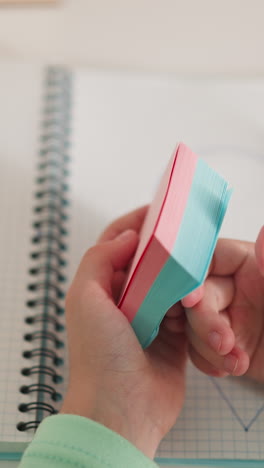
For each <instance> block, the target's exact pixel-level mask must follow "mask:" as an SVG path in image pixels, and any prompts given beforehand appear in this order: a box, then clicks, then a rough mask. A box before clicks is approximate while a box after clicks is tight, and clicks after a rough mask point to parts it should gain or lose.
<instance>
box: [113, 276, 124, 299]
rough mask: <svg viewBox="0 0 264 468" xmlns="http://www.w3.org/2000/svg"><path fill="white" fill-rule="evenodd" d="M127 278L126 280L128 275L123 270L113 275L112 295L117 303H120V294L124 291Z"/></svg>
mask: <svg viewBox="0 0 264 468" xmlns="http://www.w3.org/2000/svg"><path fill="white" fill-rule="evenodd" d="M125 278H126V273H125V272H124V271H122V270H119V271H116V272H115V273H114V275H113V280H112V295H113V298H114V301H115V303H117V302H118V299H119V297H120V292H121V289H122V285H123V284H124V281H125Z"/></svg>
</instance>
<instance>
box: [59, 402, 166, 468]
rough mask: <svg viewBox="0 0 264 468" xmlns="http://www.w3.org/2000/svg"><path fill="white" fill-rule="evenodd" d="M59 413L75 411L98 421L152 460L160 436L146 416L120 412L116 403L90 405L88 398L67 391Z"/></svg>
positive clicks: (131, 412)
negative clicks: (73, 395) (75, 395)
mask: <svg viewBox="0 0 264 468" xmlns="http://www.w3.org/2000/svg"><path fill="white" fill-rule="evenodd" d="M60 413H63V414H76V415H78V416H83V417H86V418H89V419H91V420H93V421H96V422H98V423H99V424H102V425H103V426H105V427H107V428H108V429H110V430H112V431H113V432H116V433H117V434H119V435H121V436H122V437H124V438H125V439H127V440H128V441H129V442H131V443H132V444H133V445H134V446H135V447H136V448H137V449H138V450H140V451H141V452H143V453H144V454H145V455H146V456H147V457H149V458H151V459H153V458H154V456H155V453H156V450H157V448H158V445H159V443H160V441H161V438H162V436H161V435H160V433H159V430H158V429H157V425H156V424H155V423H154V424H151V420H150V418H148V417H147V415H144V413H143V412H141V414H139V413H138V412H137V411H135V408H133V407H131V408H129V411H124V409H122V408H121V407H120V406H119V405H118V404H115V403H114V404H113V405H109V404H106V403H104V404H98V403H95V404H92V403H91V402H89V398H86V399H84V400H83V399H82V398H78V397H75V398H73V397H72V395H70V394H67V395H66V397H65V400H64V403H63V405H62V408H61V411H60Z"/></svg>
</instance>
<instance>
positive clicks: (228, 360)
mask: <svg viewBox="0 0 264 468" xmlns="http://www.w3.org/2000/svg"><path fill="white" fill-rule="evenodd" d="M186 333H187V336H188V340H189V343H190V344H191V346H192V347H193V349H194V350H195V351H196V353H197V354H199V355H200V356H201V357H202V358H203V359H205V360H206V361H208V362H209V364H210V365H212V366H213V367H215V368H216V369H218V370H220V371H221V372H227V373H228V374H230V375H234V376H239V375H243V374H245V373H246V371H247V370H248V367H249V357H248V355H247V353H245V352H244V351H243V350H242V349H241V348H239V347H238V346H235V347H233V348H232V350H231V352H230V353H228V354H227V355H225V356H220V355H219V354H217V353H215V352H214V351H213V350H212V349H211V348H210V347H209V346H208V345H207V344H205V343H204V342H203V341H201V340H200V339H199V337H198V336H197V335H196V334H195V333H194V332H193V330H192V329H191V328H190V327H189V326H187V327H186Z"/></svg>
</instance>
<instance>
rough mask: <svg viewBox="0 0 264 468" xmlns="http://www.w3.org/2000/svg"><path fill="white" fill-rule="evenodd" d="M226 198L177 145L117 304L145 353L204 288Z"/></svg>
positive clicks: (210, 173) (204, 168) (218, 182)
mask: <svg viewBox="0 0 264 468" xmlns="http://www.w3.org/2000/svg"><path fill="white" fill-rule="evenodd" d="M230 195H231V190H230V189H228V184H227V182H226V181H225V180H224V179H223V178H222V177H221V176H220V175H219V174H217V172H215V171H214V170H213V169H211V168H210V167H209V166H208V165H207V164H206V163H205V161H203V160H202V159H201V158H199V157H198V156H196V155H195V154H194V153H193V152H192V151H191V150H190V149H189V148H188V147H187V146H185V145H184V144H182V143H181V144H179V146H178V147H177V149H176V151H175V153H174V154H173V156H172V158H171V160H170V162H169V165H168V167H167V169H166V171H165V173H164V175H163V177H162V180H161V182H160V185H159V188H158V191H157V193H156V196H155V198H154V200H153V202H152V204H151V206H150V208H149V211H148V213H147V216H146V219H145V221H144V224H143V226H142V230H141V235H140V242H139V245H138V248H137V251H136V254H135V256H134V259H133V262H132V264H131V268H130V270H129V273H128V277H127V280H126V284H125V286H124V289H123V292H122V294H121V298H120V301H119V307H120V309H121V310H122V312H123V313H124V314H125V315H126V316H127V318H128V320H129V322H131V325H132V327H133V329H134V331H135V333H136V335H137V337H138V339H139V341H140V343H141V345H142V346H143V347H146V346H148V345H149V344H150V343H151V342H152V340H153V339H154V338H155V336H156V335H157V333H158V330H159V325H160V323H161V321H162V319H163V317H164V315H165V314H166V312H167V310H168V309H169V308H170V307H171V306H172V305H173V304H175V303H176V302H177V301H179V300H180V299H182V298H183V297H184V296H186V295H187V294H189V293H190V292H191V291H192V290H193V289H195V288H197V287H198V286H200V285H201V284H202V283H203V281H204V279H205V276H206V273H207V270H208V267H209V264H210V261H211V258H212V255H213V252H214V248H215V245H216V241H217V237H218V233H219V230H220V227H221V224H222V221H223V218H224V215H225V212H226V209H227V205H228V202H229V199H230Z"/></svg>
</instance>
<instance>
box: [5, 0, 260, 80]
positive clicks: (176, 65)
mask: <svg viewBox="0 0 264 468" xmlns="http://www.w3.org/2000/svg"><path fill="white" fill-rule="evenodd" d="M21 3H22V2H21ZM263 14H264V2H263V1H261V0H251V1H249V0H248V1H243V2H239V1H238V0H236V1H233V2H230V1H229V0H222V1H221V2H212V1H210V0H200V1H199V2H197V1H195V0H189V1H188V2H182V1H180V0H167V1H166V2H151V1H150V0H134V1H133V2H132V1H130V2H120V1H119V0H112V1H111V2H109V1H108V0H100V1H97V2H95V1H93V2H91V1H89V2H88V1H87V0H58V1H57V2H55V3H54V4H51V5H35V6H34V5H27V6H25V5H24V6H21V5H20V6H19V5H16V6H14V5H13V6H9V7H8V6H3V5H2V6H0V59H1V58H5V59H6V58H11V59H18V60H20V59H23V60H27V61H31V60H33V61H39V60H41V61H46V62H59V63H67V64H71V65H89V66H96V67H114V68H118V69H120V68H121V69H130V70H135V69H136V70H147V71H153V70H155V71H165V72H173V73H177V75H188V76H194V75H205V74H210V75H212V74H213V75H215V74H220V75H222V76H223V75H224V76H225V75H229V76H230V75H232V76H234V75H235V76H241V75H243V76H249V75H251V76H252V75H254V76H255V75H259V74H264V60H263V53H262V52H263V51H262V44H263V39H264V29H263ZM47 31H48V34H47ZM135 31H136V34H135Z"/></svg>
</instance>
